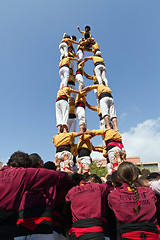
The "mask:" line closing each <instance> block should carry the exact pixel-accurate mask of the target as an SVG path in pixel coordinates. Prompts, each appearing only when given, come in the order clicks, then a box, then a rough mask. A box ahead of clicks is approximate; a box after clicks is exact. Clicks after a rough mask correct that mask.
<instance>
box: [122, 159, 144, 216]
mask: <svg viewBox="0 0 160 240" xmlns="http://www.w3.org/2000/svg"><path fill="white" fill-rule="evenodd" d="M117 175H118V177H119V179H120V180H121V181H122V182H124V183H127V184H128V185H129V186H130V188H131V190H132V192H133V194H134V197H135V200H136V202H137V207H136V208H133V210H134V212H135V213H136V214H138V213H139V210H140V204H139V194H138V190H137V186H136V184H135V181H136V180H137V178H138V170H137V168H136V166H135V165H134V164H133V163H131V162H123V163H121V164H120V165H119V167H118V170H117Z"/></svg>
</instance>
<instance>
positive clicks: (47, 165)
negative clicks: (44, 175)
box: [43, 161, 56, 171]
mask: <svg viewBox="0 0 160 240" xmlns="http://www.w3.org/2000/svg"><path fill="white" fill-rule="evenodd" d="M43 167H44V168H47V169H50V170H55V171H56V166H55V163H54V162H51V161H48V162H46V163H45V164H44V165H43Z"/></svg>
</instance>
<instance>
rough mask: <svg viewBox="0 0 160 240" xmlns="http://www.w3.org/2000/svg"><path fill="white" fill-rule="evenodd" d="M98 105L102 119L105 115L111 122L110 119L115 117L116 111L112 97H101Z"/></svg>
mask: <svg viewBox="0 0 160 240" xmlns="http://www.w3.org/2000/svg"><path fill="white" fill-rule="evenodd" d="M99 103H100V108H101V112H102V117H104V116H106V115H107V116H109V117H110V119H111V120H112V118H114V117H116V109H115V106H114V100H113V98H112V97H103V98H102V99H101V100H100V102H99Z"/></svg>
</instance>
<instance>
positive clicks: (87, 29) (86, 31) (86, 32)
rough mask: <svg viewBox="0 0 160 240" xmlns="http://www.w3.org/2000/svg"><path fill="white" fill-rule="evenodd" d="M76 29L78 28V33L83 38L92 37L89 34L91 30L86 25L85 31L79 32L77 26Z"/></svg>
mask: <svg viewBox="0 0 160 240" xmlns="http://www.w3.org/2000/svg"><path fill="white" fill-rule="evenodd" d="M77 28H78V30H79V32H80V33H82V34H83V36H84V38H85V39H87V38H91V37H92V35H91V33H90V30H91V27H90V26H88V25H87V26H85V31H81V30H80V28H79V26H77Z"/></svg>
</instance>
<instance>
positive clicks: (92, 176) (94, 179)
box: [84, 174, 102, 183]
mask: <svg viewBox="0 0 160 240" xmlns="http://www.w3.org/2000/svg"><path fill="white" fill-rule="evenodd" d="M84 181H85V182H94V183H102V180H101V179H100V177H98V176H97V175H96V174H88V175H87V176H86V178H85V180H84Z"/></svg>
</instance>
